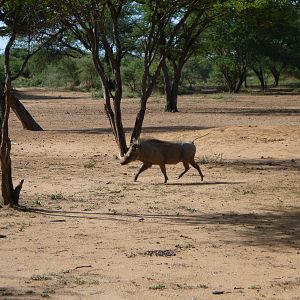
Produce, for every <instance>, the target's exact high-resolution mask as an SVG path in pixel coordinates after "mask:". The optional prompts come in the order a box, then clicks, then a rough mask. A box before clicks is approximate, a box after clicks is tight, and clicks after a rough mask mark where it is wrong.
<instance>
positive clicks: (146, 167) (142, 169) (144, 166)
mask: <svg viewBox="0 0 300 300" xmlns="http://www.w3.org/2000/svg"><path fill="white" fill-rule="evenodd" d="M151 166H152V165H147V164H143V165H142V166H141V168H140V169H139V171H138V172H137V173H136V174H135V176H134V181H137V179H138V177H139V175H140V174H141V173H142V172H144V171H146V170H147V169H149V168H150V167H151Z"/></svg>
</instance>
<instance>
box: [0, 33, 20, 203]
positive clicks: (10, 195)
mask: <svg viewBox="0 0 300 300" xmlns="http://www.w3.org/2000/svg"><path fill="white" fill-rule="evenodd" d="M15 38H16V34H15V33H13V34H12V35H11V37H10V39H9V41H8V43H7V45H6V47H5V51H4V68H5V86H4V94H3V95H4V97H3V99H2V100H4V101H5V103H4V104H3V103H2V105H1V107H2V115H1V120H2V123H1V144H0V154H1V175H2V178H1V192H2V197H3V201H4V205H10V206H12V207H13V206H18V205H19V196H20V192H21V189H22V185H23V182H24V180H21V182H20V183H19V184H18V185H17V186H16V188H14V186H13V181H12V168H11V158H10V151H11V141H10V138H9V133H8V119H9V112H10V106H11V70H10V49H11V47H12V45H13V43H14V41H15Z"/></svg>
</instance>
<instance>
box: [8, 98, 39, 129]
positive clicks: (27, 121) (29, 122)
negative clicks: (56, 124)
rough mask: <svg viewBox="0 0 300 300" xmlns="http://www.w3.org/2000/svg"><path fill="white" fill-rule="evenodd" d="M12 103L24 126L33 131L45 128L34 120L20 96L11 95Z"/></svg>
mask: <svg viewBox="0 0 300 300" xmlns="http://www.w3.org/2000/svg"><path fill="white" fill-rule="evenodd" d="M10 99H11V101H10V105H11V108H12V110H13V111H14V113H15V114H16V116H17V117H18V119H19V120H20V121H21V123H22V125H23V128H24V129H27V130H32V131H43V128H42V127H41V126H40V125H39V124H38V123H37V122H36V121H35V120H34V118H33V117H32V116H31V114H30V113H29V112H28V110H27V109H26V108H25V106H24V105H23V104H22V103H21V102H20V100H19V99H18V98H16V97H15V96H14V95H11V98H10Z"/></svg>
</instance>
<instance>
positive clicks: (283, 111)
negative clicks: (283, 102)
mask: <svg viewBox="0 0 300 300" xmlns="http://www.w3.org/2000/svg"><path fill="white" fill-rule="evenodd" d="M189 113H197V114H229V115H230V114H233V115H245V116H250V115H253V116H266V115H299V114H300V109H298V108H225V107H221V108H210V109H201V110H194V111H189Z"/></svg>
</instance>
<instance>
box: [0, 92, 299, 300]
mask: <svg viewBox="0 0 300 300" xmlns="http://www.w3.org/2000/svg"><path fill="white" fill-rule="evenodd" d="M19 95H20V97H21V99H22V102H23V104H24V105H25V106H26V107H27V109H28V110H29V111H30V112H31V113H32V115H33V116H34V117H35V118H36V120H37V121H38V122H39V123H40V125H41V126H42V127H43V128H44V129H45V131H43V132H30V131H25V130H23V129H22V127H21V124H20V122H19V121H18V120H17V119H16V117H15V116H14V115H13V114H12V115H11V120H10V125H11V130H10V135H11V138H12V142H13V145H12V163H13V176H14V179H15V183H18V182H19V181H20V180H21V179H25V183H24V186H23V190H22V192H21V200H20V203H21V205H23V206H24V207H26V211H17V210H12V209H9V208H7V207H3V206H2V207H1V208H0V256H1V258H0V298H1V299H42V298H50V299H194V300H196V299H199V300H201V299H225V300H226V299H300V201H299V200H300V184H299V182H300V181H299V179H300V176H299V170H300V151H299V150H300V95H292V94H284V93H281V94H280V93H279V92H278V93H274V94H269V95H260V94H257V95H251V94H241V95H227V94H206V95H199V96H184V97H180V98H179V110H180V112H179V113H176V114H171V113H164V112H163V107H164V100H163V98H159V97H153V98H151V99H150V101H149V106H148V111H147V115H146V119H145V127H144V131H143V136H151V137H155V138H160V139H166V140H171V141H175V140H182V141H191V140H194V139H196V138H198V137H201V136H204V135H205V134H207V133H209V134H208V135H206V136H204V137H203V138H199V139H198V140H196V141H195V144H196V145H197V154H196V160H197V161H198V162H200V164H201V169H202V172H203V173H204V176H205V178H204V181H203V182H201V180H200V176H199V175H198V174H197V171H196V170H195V169H191V170H190V171H189V172H188V173H187V174H186V175H184V176H183V177H182V178H181V179H180V180H177V176H178V174H180V172H181V171H182V170H183V166H182V165H181V164H179V165H176V166H167V172H168V176H169V182H168V183H167V184H164V183H163V181H164V178H163V175H162V174H161V172H160V170H159V168H158V167H152V168H151V169H150V170H147V171H146V172H144V173H143V174H141V176H140V177H139V180H138V182H133V174H134V173H135V172H136V171H137V170H138V168H139V166H140V163H139V162H134V163H132V164H130V165H128V166H121V165H120V164H119V161H118V159H117V154H118V149H117V147H116V143H115V141H114V139H113V136H112V134H111V131H110V128H109V124H108V121H107V119H106V117H105V114H104V110H103V107H102V102H101V100H100V99H92V98H91V96H90V94H88V93H80V92H63V91H49V90H48V91H47V90H42V89H41V90H30V89H26V90H25V89H24V90H22V91H19ZM123 109H124V110H123V118H124V124H125V127H126V131H127V133H128V137H129V133H130V130H131V127H132V126H133V124H134V119H135V114H136V112H137V110H138V99H124V101H123Z"/></svg>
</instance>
